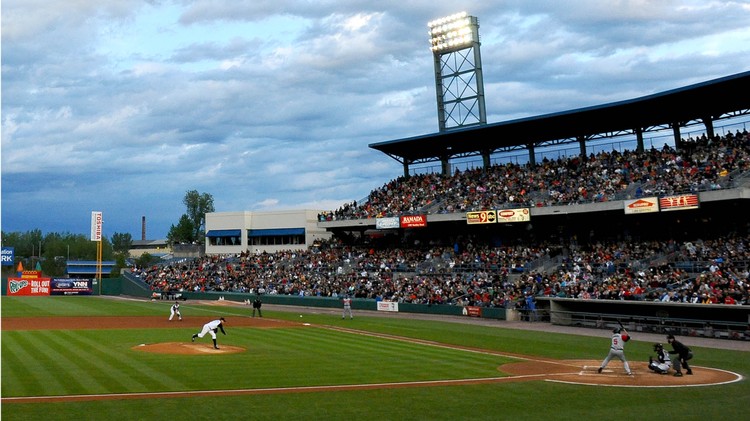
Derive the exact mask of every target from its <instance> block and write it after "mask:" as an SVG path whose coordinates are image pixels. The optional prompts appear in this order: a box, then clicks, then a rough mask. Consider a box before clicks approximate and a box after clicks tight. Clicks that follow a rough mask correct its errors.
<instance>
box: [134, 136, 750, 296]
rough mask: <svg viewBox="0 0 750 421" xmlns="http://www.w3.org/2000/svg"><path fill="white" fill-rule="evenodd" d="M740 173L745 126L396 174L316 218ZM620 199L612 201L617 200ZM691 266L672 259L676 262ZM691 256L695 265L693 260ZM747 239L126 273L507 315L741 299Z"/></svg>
mask: <svg viewBox="0 0 750 421" xmlns="http://www.w3.org/2000/svg"><path fill="white" fill-rule="evenodd" d="M747 171H750V135H748V132H747V131H743V132H739V131H738V132H737V133H736V134H732V133H729V134H727V135H726V136H724V137H716V138H713V139H707V138H705V137H702V138H700V139H688V140H686V141H684V142H683V146H682V147H681V149H680V150H679V151H677V150H675V149H673V148H671V147H668V146H665V147H663V148H662V149H660V150H657V149H653V148H652V149H650V150H647V151H644V152H642V153H638V152H628V151H625V152H616V151H612V152H602V153H599V154H596V155H593V154H592V155H591V156H589V157H588V158H587V159H585V160H581V159H578V158H572V159H558V160H546V159H545V160H543V161H542V162H541V163H540V164H539V165H536V166H528V165H524V166H521V165H515V164H506V165H498V166H493V167H492V168H490V169H488V170H487V171H482V170H467V171H463V172H460V171H456V173H455V174H453V175H452V176H449V177H446V176H441V175H439V174H423V175H418V176H412V177H409V178H400V179H397V180H393V181H391V182H389V183H387V184H386V185H385V186H383V187H381V188H379V189H376V190H374V191H373V192H372V193H371V194H370V196H369V199H368V201H367V202H366V203H362V204H359V205H358V204H356V203H352V204H350V205H347V206H344V207H342V208H341V209H339V210H337V211H335V212H331V213H329V214H326V215H321V218H322V219H352V218H372V217H381V216H395V215H399V214H403V213H409V212H414V211H418V210H419V211H424V209H426V208H431V209H433V210H434V211H435V212H463V211H469V210H478V209H492V208H507V207H517V206H552V205H557V206H559V205H567V204H574V203H582V202H596V201H607V200H614V199H615V198H616V196H617V195H618V194H619V193H621V192H624V191H629V192H630V191H632V194H633V195H634V197H637V196H638V195H669V194H677V193H685V192H696V191H702V190H706V189H718V188H726V187H727V186H729V184H728V183H729V182H730V180H731V179H732V177H733V175H737V174H741V173H745V172H747ZM620 199H622V198H620ZM686 262H687V263H690V264H682V263H686ZM696 262H697V264H696ZM749 270H750V238H749V237H748V235H747V232H741V233H736V234H732V233H728V234H726V235H717V236H716V238H712V239H703V240H701V239H694V240H692V241H680V242H678V241H674V240H670V241H646V242H642V241H637V242H629V241H611V240H606V239H600V240H596V241H590V242H588V243H587V244H586V245H582V246H579V245H577V244H575V243H574V242H571V243H570V244H566V245H564V246H563V245H561V244H552V243H551V242H546V243H545V242H542V243H539V244H524V245H513V246H495V245H487V244H482V243H481V242H476V243H472V242H471V241H468V240H465V241H464V242H463V243H462V244H458V243H456V244H451V245H446V244H438V243H436V244H426V245H421V246H419V245H413V246H411V247H406V246H390V247H384V248H375V247H368V246H366V245H362V244H356V245H355V244H351V243H350V242H345V241H343V240H342V239H336V238H334V239H333V240H331V241H330V242H323V243H322V244H320V246H318V247H312V248H309V249H308V250H303V251H281V252H275V253H266V252H250V251H245V252H243V253H241V254H238V255H231V256H218V255H211V256H205V257H202V258H196V259H186V260H183V261H180V262H176V263H171V264H168V265H157V266H153V267H149V268H137V269H135V270H134V273H135V274H136V275H137V276H139V277H140V278H141V280H143V281H144V282H146V283H147V284H148V285H149V286H150V287H151V288H152V289H153V290H154V291H172V292H179V291H218V292H240V293H255V294H283V295H298V296H316V297H340V296H344V295H349V296H353V297H357V298H366V299H375V300H385V301H396V302H405V303H415V304H428V305H441V304H444V305H461V306H465V305H472V306H484V307H504V308H509V307H514V306H517V304H518V303H519V302H522V301H524V300H525V298H526V297H528V296H534V297H542V296H547V297H562V298H575V299H603V300H641V301H661V302H680V303H704V304H726V305H750V298H749V297H748V292H749V290H750V285H749V284H750V272H749Z"/></svg>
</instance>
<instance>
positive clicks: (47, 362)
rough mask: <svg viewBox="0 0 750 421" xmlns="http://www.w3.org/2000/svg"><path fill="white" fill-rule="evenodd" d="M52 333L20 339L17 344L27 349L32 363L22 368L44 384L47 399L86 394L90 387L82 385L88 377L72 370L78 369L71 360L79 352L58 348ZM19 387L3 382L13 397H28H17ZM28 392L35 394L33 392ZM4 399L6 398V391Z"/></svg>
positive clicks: (29, 335) (23, 336) (39, 333)
mask: <svg viewBox="0 0 750 421" xmlns="http://www.w3.org/2000/svg"><path fill="white" fill-rule="evenodd" d="M50 332H54V331H41V330H40V331H36V332H33V333H31V332H26V333H27V334H25V335H20V336H19V337H18V338H17V341H16V344H17V345H18V347H19V348H22V349H23V352H24V354H25V355H24V357H23V359H24V361H26V362H28V363H26V364H22V366H23V367H25V368H27V369H28V370H29V372H30V373H33V374H32V375H33V376H34V377H36V379H37V380H38V383H40V384H41V388H42V390H43V391H44V395H67V394H71V393H85V392H86V390H90V388H89V386H90V384H85V383H82V382H81V378H82V377H85V376H86V373H85V372H83V373H77V372H76V370H74V369H71V368H73V367H75V363H74V362H73V360H72V359H71V358H75V356H76V354H77V353H76V352H75V351H76V350H75V349H72V350H71V349H66V348H60V347H58V346H57V344H56V343H55V342H54V341H51V340H50ZM58 332H59V331H58ZM5 341H8V338H7V337H6V338H5V339H4V341H3V342H5ZM3 370H5V366H3ZM15 386H16V385H14V384H6V383H5V382H3V389H5V388H6V387H7V388H9V392H10V394H9V396H25V395H17V394H16V393H17V392H16V390H15ZM28 392H30V393H31V394H32V395H33V394H34V392H33V391H28ZM28 392H27V393H28ZM3 395H5V390H4V391H3Z"/></svg>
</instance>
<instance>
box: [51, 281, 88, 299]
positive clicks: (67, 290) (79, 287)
mask: <svg viewBox="0 0 750 421" xmlns="http://www.w3.org/2000/svg"><path fill="white" fill-rule="evenodd" d="M93 291H94V289H93V287H92V286H91V280H90V279H67V278H53V279H52V282H51V283H50V295H91V294H92V293H93Z"/></svg>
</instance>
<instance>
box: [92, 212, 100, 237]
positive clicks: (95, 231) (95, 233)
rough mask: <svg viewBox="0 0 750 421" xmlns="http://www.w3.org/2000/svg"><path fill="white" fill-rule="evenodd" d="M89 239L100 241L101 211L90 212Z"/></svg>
mask: <svg viewBox="0 0 750 421" xmlns="http://www.w3.org/2000/svg"><path fill="white" fill-rule="evenodd" d="M91 241H102V213H101V212H91Z"/></svg>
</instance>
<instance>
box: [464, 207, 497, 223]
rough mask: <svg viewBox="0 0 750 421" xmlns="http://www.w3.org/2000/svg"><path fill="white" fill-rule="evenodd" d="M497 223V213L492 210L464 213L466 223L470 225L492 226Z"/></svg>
mask: <svg viewBox="0 0 750 421" xmlns="http://www.w3.org/2000/svg"><path fill="white" fill-rule="evenodd" d="M495 222H497V213H495V211H494V210H483V211H476V212H466V223H467V224H469V225H472V224H494V223H495Z"/></svg>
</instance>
